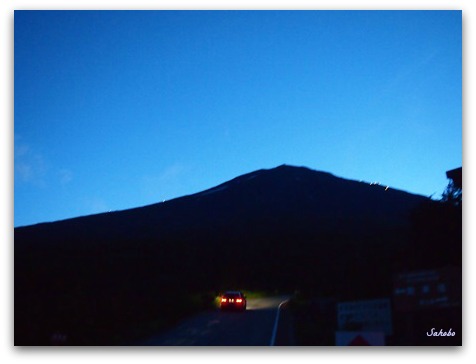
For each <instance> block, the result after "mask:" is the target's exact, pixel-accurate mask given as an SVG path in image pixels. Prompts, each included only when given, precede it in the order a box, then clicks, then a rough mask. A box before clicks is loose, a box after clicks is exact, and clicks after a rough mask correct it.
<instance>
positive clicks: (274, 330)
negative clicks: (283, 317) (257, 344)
mask: <svg viewBox="0 0 476 364" xmlns="http://www.w3.org/2000/svg"><path fill="white" fill-rule="evenodd" d="M288 301H289V298H288V299H287V300H285V301H283V302H281V303H280V304H279V306H278V309H277V311H276V319H275V320H274V327H273V334H272V335H271V342H270V343H269V346H274V344H275V342H276V333H277V332H278V322H279V311H280V309H281V305H283V304H285V303H286V302H288Z"/></svg>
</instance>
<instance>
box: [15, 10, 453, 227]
mask: <svg viewBox="0 0 476 364" xmlns="http://www.w3.org/2000/svg"><path fill="white" fill-rule="evenodd" d="M14 27H15V29H14V37H15V39H14V72H15V74H14V78H15V80H14V82H15V88H14V163H15V165H14V204H15V206H14V224H15V226H22V225H28V224H33V223H38V222H45V221H54V220H59V219H65V218H70V217H75V216H82V215H88V214H93V213H99V212H104V211H109V210H122V209H126V208H132V207H137V206H142V205H146V204H151V203H155V202H158V201H162V200H167V199H171V198H174V197H179V196H183V195H186V194H190V193H194V192H199V191H201V190H204V189H206V188H210V187H212V186H214V185H217V184H219V183H222V182H224V181H226V180H229V179H231V178H233V177H236V176H238V175H240V174H243V173H247V172H251V171H253V170H256V169H260V168H272V167H275V166H277V165H280V164H283V163H286V164H291V165H299V166H301V165H302V166H307V167H309V168H312V169H316V170H322V171H327V172H331V173H333V174H335V175H337V176H340V177H344V178H350V179H355V180H365V181H379V182H381V183H382V184H386V185H390V186H392V187H394V188H398V189H402V190H405V191H409V192H413V193H419V194H423V195H426V196H429V195H432V194H434V195H435V197H439V196H440V195H441V192H443V190H444V188H445V186H446V184H447V180H446V177H445V172H446V171H447V170H449V169H453V168H456V167H459V166H461V165H462V109H461V107H462V95H461V91H462V79H461V73H462V68H461V62H462V47H461V12H460V11H372V12H370V11H259V12H253V11H242V12H238V11H228V12H211V11H196V12H195V11H179V12H173V11H156V12H119V11H111V12H96V11H65V12H49V11H38V12H36V11H16V12H15V19H14Z"/></svg>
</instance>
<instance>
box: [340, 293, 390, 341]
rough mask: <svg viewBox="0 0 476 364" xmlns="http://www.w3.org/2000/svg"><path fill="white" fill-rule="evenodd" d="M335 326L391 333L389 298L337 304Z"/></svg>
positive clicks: (348, 329) (346, 329) (344, 329)
mask: <svg viewBox="0 0 476 364" xmlns="http://www.w3.org/2000/svg"><path fill="white" fill-rule="evenodd" d="M337 326H338V329H339V330H343V331H352V330H354V331H364V332H383V333H384V334H385V335H392V313H391V306H390V300H389V299H386V298H385V299H378V300H368V301H351V302H341V303H338V304H337Z"/></svg>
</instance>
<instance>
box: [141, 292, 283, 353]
mask: <svg viewBox="0 0 476 364" xmlns="http://www.w3.org/2000/svg"><path fill="white" fill-rule="evenodd" d="M287 299H288V296H276V297H267V298H255V299H249V300H248V303H247V310H246V312H229V311H226V312H222V311H220V310H215V311H207V312H204V313H201V314H199V315H197V316H194V317H192V318H190V319H187V320H185V321H183V322H182V323H180V324H179V325H178V326H177V327H176V328H174V329H172V330H170V331H169V332H166V333H164V334H162V335H159V336H156V337H152V338H150V339H149V340H146V341H145V342H144V343H143V344H142V345H147V346H155V345H161V346H164V345H165V346H176V345H184V346H205V345H206V346H222V345H225V346H235V345H240V346H255V345H266V346H268V345H270V344H271V343H272V340H273V337H276V333H275V331H274V330H275V326H276V325H275V323H276V318H277V315H278V314H277V312H278V306H279V305H280V303H281V302H283V301H285V300H287ZM278 322H279V320H278Z"/></svg>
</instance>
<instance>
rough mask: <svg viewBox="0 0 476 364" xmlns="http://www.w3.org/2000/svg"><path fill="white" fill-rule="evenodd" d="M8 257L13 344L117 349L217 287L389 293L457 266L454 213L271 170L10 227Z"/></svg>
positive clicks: (198, 304)
mask: <svg viewBox="0 0 476 364" xmlns="http://www.w3.org/2000/svg"><path fill="white" fill-rule="evenodd" d="M14 254H15V256H14V274H15V275H14V279H15V282H14V290H15V302H14V308H15V321H14V323H15V345H51V344H57V338H58V337H61V335H66V338H64V339H63V342H64V343H65V344H67V345H117V344H123V343H127V342H130V340H133V339H134V338H138V337H140V336H141V335H146V334H147V333H149V332H151V331H153V330H154V329H157V328H164V327H167V326H168V325H171V324H172V323H174V322H175V321H176V320H177V319H179V318H181V317H183V316H184V315H187V314H191V313H193V312H196V311H197V310H201V309H204V308H207V307H211V304H212V302H213V298H214V295H215V294H216V293H217V292H218V291H220V290H226V289H230V288H239V289H247V290H264V291H270V292H276V291H279V292H299V294H300V295H301V296H303V297H333V299H335V300H355V299H365V298H373V297H389V296H391V294H392V277H393V275H394V274H395V272H398V271H400V270H402V269H414V268H431V267H440V266H444V265H446V264H454V265H458V266H461V204H460V205H459V206H455V205H454V204H448V203H443V202H438V201H432V200H430V199H429V198H426V197H423V196H419V195H414V194H410V193H406V192H403V191H399V190H395V189H392V188H388V189H387V188H385V186H380V185H375V184H372V185H371V184H369V183H365V182H357V181H351V180H346V179H342V178H338V177H335V176H333V175H331V174H329V173H324V172H317V171H313V170H310V169H307V168H303V167H291V166H286V165H283V166H280V167H277V168H274V169H270V170H259V171H255V172H252V173H249V174H246V175H243V176H240V177H237V178H235V179H233V180H231V181H229V182H226V183H224V184H222V185H219V186H217V187H214V188H212V189H209V190H206V191H203V192H201V193H197V194H193V195H189V196H185V197H181V198H177V199H174V200H170V201H166V202H164V203H159V204H154V205H150V206H145V207H140V208H135V209H130V210H125V211H118V212H112V213H105V214H98V215H92V216H86V217H79V218H75V219H69V220H64V221H58V222H54V223H44V224H38V225H33V226H26V227H20V228H16V229H15V249H14ZM58 333H61V335H60V336H58Z"/></svg>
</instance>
